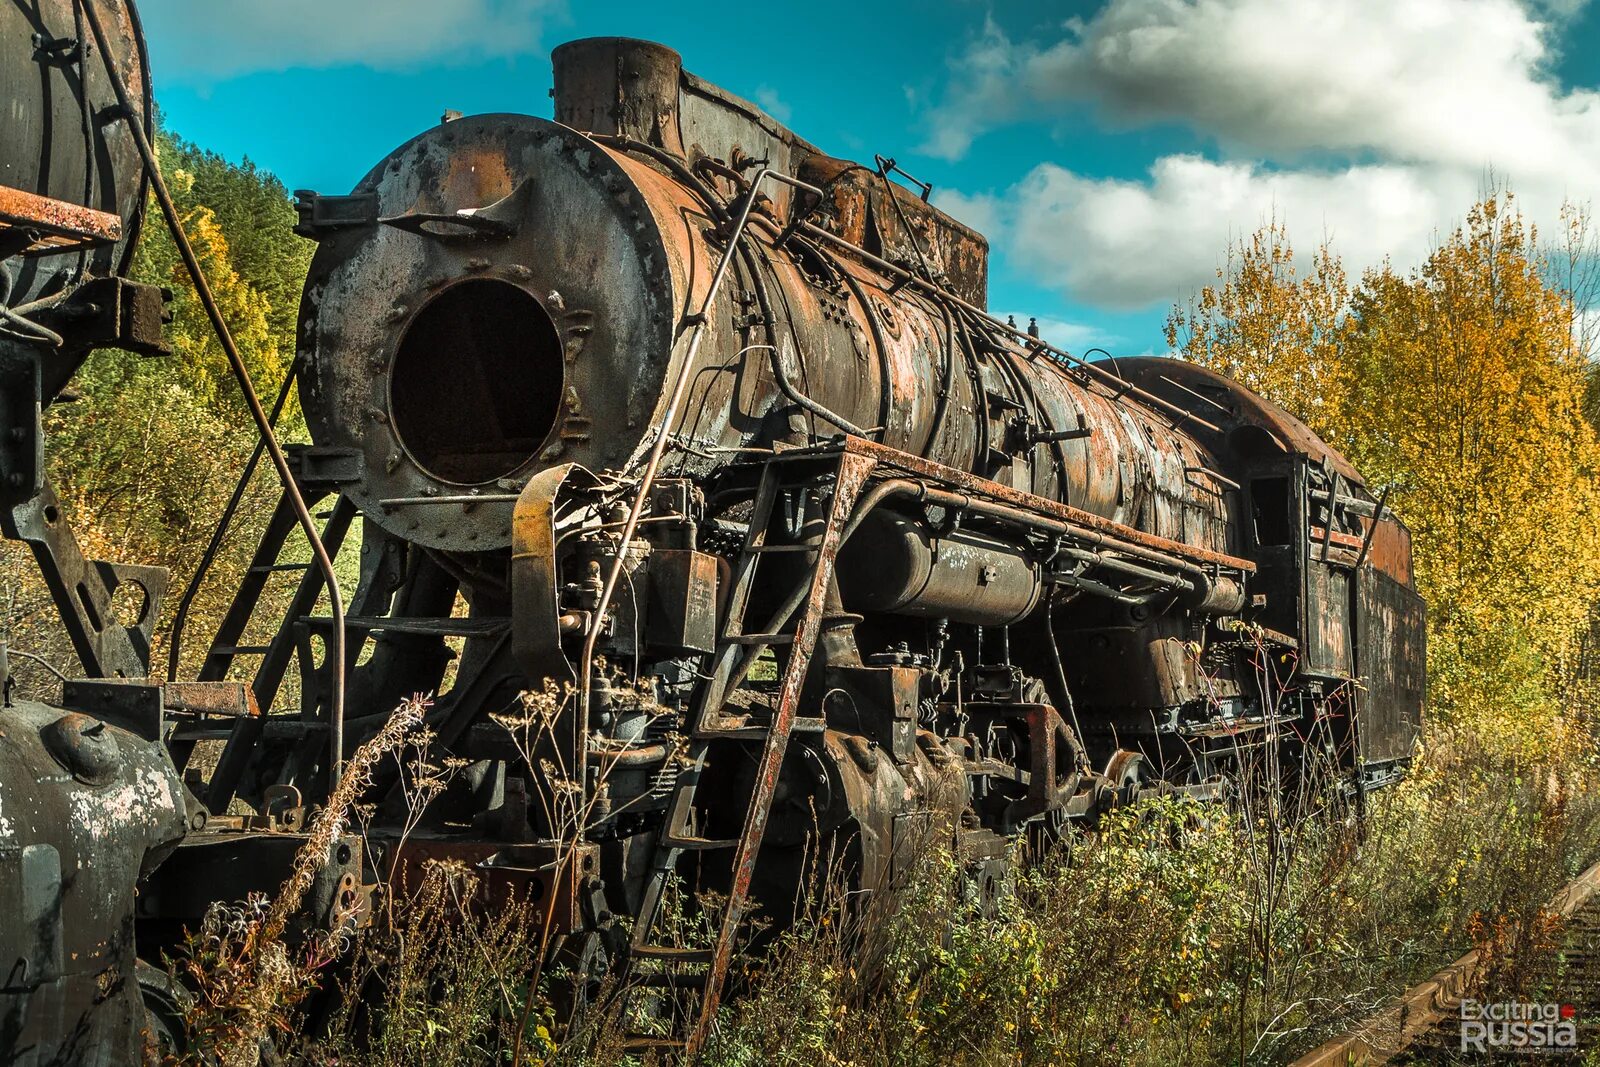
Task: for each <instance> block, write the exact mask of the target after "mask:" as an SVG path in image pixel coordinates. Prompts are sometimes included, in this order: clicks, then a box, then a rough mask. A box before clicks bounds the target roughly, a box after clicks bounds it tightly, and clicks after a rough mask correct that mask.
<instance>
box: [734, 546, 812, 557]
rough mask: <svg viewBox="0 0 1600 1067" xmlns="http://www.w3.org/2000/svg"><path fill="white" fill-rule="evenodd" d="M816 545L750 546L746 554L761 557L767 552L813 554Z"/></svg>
mask: <svg viewBox="0 0 1600 1067" xmlns="http://www.w3.org/2000/svg"><path fill="white" fill-rule="evenodd" d="M816 550H817V546H816V545H751V546H750V547H749V548H747V549H745V551H746V552H759V553H762V554H763V555H764V554H766V553H768V552H815V551H816Z"/></svg>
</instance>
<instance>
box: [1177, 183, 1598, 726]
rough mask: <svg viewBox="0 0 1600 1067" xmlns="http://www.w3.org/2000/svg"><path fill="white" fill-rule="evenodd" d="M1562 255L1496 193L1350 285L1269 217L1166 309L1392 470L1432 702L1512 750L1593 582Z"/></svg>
mask: <svg viewBox="0 0 1600 1067" xmlns="http://www.w3.org/2000/svg"><path fill="white" fill-rule="evenodd" d="M1569 218H1570V215H1569ZM1563 266H1564V264H1561V263H1552V261H1551V259H1550V258H1549V256H1547V254H1546V252H1545V251H1544V250H1543V249H1542V248H1541V246H1540V243H1539V240H1538V234H1537V231H1536V229H1535V227H1534V226H1533V225H1531V224H1530V223H1528V222H1527V221H1526V220H1525V219H1524V218H1523V216H1522V215H1521V213H1520V211H1519V210H1518V209H1517V206H1516V204H1515V201H1514V199H1513V197H1512V195H1511V194H1510V193H1509V192H1504V191H1499V192H1496V193H1494V194H1492V195H1489V196H1486V197H1485V198H1484V199H1483V200H1482V201H1480V202H1479V203H1478V204H1476V205H1474V206H1473V207H1472V209H1471V210H1470V211H1469V212H1468V213H1467V216H1466V220H1465V222H1464V223H1463V224H1462V225H1461V226H1460V227H1458V228H1457V229H1456V230H1454V231H1453V232H1451V233H1449V234H1447V235H1444V236H1442V237H1441V238H1440V239H1439V241H1438V245H1437V247H1436V248H1435V250H1434V251H1433V253H1432V254H1431V255H1430V256H1429V257H1428V258H1427V260H1426V262H1424V263H1423V264H1422V265H1421V266H1420V267H1418V268H1416V269H1415V270H1412V271H1409V272H1405V273H1402V272H1400V271H1398V270H1396V269H1395V268H1394V267H1393V266H1392V265H1389V264H1385V265H1384V266H1382V267H1379V268H1374V269H1371V270H1368V271H1367V272H1366V273H1365V274H1364V276H1363V277H1362V279H1361V282H1360V284H1359V285H1358V286H1357V287H1356V288H1355V290H1354V291H1353V292H1351V291H1349V290H1347V288H1346V286H1345V282H1344V273H1343V270H1342V269H1341V268H1340V266H1339V263H1338V260H1337V257H1335V256H1333V255H1332V254H1331V253H1330V252H1329V250H1328V249H1327V248H1326V247H1323V248H1320V249H1319V250H1318V252H1317V254H1316V255H1315V256H1314V257H1313V259H1312V266H1311V270H1310V271H1309V272H1307V273H1306V274H1304V275H1301V274H1298V273H1297V272H1296V269H1295V262H1294V253H1293V250H1292V247H1291V246H1290V243H1289V240H1288V237H1287V234H1286V233H1285V231H1284V228H1283V227H1282V225H1281V224H1279V223H1277V222H1276V221H1274V222H1273V223H1272V224H1270V225H1268V226H1267V227H1266V228H1264V229H1263V230H1262V231H1261V232H1259V233H1258V234H1256V235H1255V236H1254V237H1253V238H1252V239H1251V240H1250V241H1249V242H1247V243H1244V244H1241V245H1240V246H1238V247H1236V248H1235V249H1234V250H1233V251H1232V253H1231V254H1230V256H1229V259H1228V261H1227V263H1226V265H1225V266H1224V268H1223V269H1222V270H1219V271H1218V284H1217V285H1214V286H1209V287H1207V288H1206V289H1205V290H1203V291H1202V292H1201V293H1200V294H1198V295H1197V296H1196V297H1195V299H1194V300H1193V301H1192V302H1191V303H1190V305H1189V306H1188V307H1186V308H1174V309H1173V312H1172V315H1171V316H1170V318H1169V321H1168V326H1167V337H1168V342H1169V344H1171V345H1172V346H1173V347H1174V348H1175V349H1176V350H1177V351H1178V353H1179V354H1180V355H1182V356H1183V357H1184V358H1187V359H1192V360H1195V361H1196V362H1199V363H1203V364H1205V365H1207V366H1210V367H1213V368H1215V369H1217V370H1220V371H1223V372H1225V373H1228V374H1230V375H1232V376H1234V377H1236V378H1238V379H1239V380H1240V381H1242V382H1244V383H1245V384H1247V385H1250V386H1251V387H1252V388H1254V389H1257V390H1258V391H1260V392H1262V393H1263V394H1264V395H1266V396H1268V397H1271V398H1272V399H1274V400H1276V401H1278V402H1279V403H1281V404H1283V405H1284V406H1285V407H1287V408H1288V409H1289V410H1291V411H1293V412H1294V413H1295V414H1297V415H1299V416H1300V417H1301V418H1303V419H1305V420H1306V422H1307V423H1308V424H1309V425H1311V426H1312V428H1313V429H1315V430H1317V431H1318V432H1319V433H1320V434H1322V435H1323V437H1324V438H1326V439H1327V440H1328V442H1329V443H1330V444H1332V445H1333V446H1334V447H1336V448H1339V449H1340V450H1342V451H1343V452H1345V454H1346V455H1348V456H1349V457H1350V458H1351V459H1352V460H1353V461H1354V463H1355V464H1356V466H1357V467H1358V468H1359V469H1360V470H1361V471H1362V472H1363V473H1364V474H1365V475H1366V477H1367V478H1368V480H1369V484H1371V485H1373V486H1380V485H1390V486H1392V487H1393V492H1392V496H1391V498H1390V501H1391V504H1392V506H1393V507H1394V509H1395V510H1396V512H1398V513H1399V515H1400V516H1401V518H1403V519H1404V520H1405V522H1406V524H1407V525H1408V526H1410V528H1411V530H1412V533H1413V535H1414V549H1415V558H1416V568H1417V582H1418V586H1419V588H1420V590H1421V591H1422V593H1423V595H1424V596H1425V597H1426V598H1427V599H1428V604H1429V631H1430V632H1429V674H1430V685H1429V696H1430V704H1431V707H1432V710H1433V712H1434V713H1435V715H1436V716H1438V717H1441V718H1443V719H1445V720H1447V721H1451V722H1455V723H1458V724H1465V725H1468V726H1470V727H1472V728H1474V732H1475V733H1478V734H1480V735H1481V736H1485V737H1497V738H1501V739H1504V740H1505V741H1506V743H1507V745H1508V747H1509V748H1511V749H1515V748H1516V747H1517V746H1519V745H1522V746H1523V747H1526V746H1527V744H1530V743H1531V744H1533V745H1534V746H1535V747H1537V746H1538V744H1539V743H1540V740H1541V739H1542V738H1546V737H1548V736H1550V735H1551V734H1552V733H1554V732H1557V731H1555V730H1553V729H1552V728H1553V727H1555V726H1556V725H1557V723H1558V718H1559V715H1560V713H1561V712H1562V711H1563V710H1564V709H1563V708H1562V707H1561V706H1560V704H1559V702H1558V700H1557V694H1558V693H1562V692H1570V691H1571V685H1570V683H1571V681H1572V679H1571V677H1570V659H1571V655H1570V654H1571V651H1572V649H1573V647H1574V642H1575V641H1576V640H1577V638H1578V636H1579V635H1580V634H1581V633H1582V632H1583V630H1584V628H1585V624H1586V623H1587V621H1588V618H1589V614H1590V611H1591V608H1592V606H1593V605H1594V603H1595V599H1596V596H1597V594H1600V538H1597V537H1596V536H1595V531H1596V521H1597V519H1600V483H1597V476H1600V448H1597V445H1596V438H1595V431H1594V428H1593V427H1592V426H1591V425H1590V423H1589V421H1588V420H1587V419H1586V418H1585V415H1584V400H1585V391H1586V388H1587V385H1588V378H1587V373H1586V370H1587V368H1586V363H1585V354H1584V352H1583V351H1582V345H1581V343H1580V340H1579V338H1580V337H1581V334H1582V331H1581V330H1580V329H1577V328H1576V323H1577V318H1578V315H1579V312H1580V310H1581V309H1580V308H1578V307H1577V306H1576V302H1575V301H1574V299H1573V298H1572V295H1571V290H1570V289H1567V288H1564V287H1563V286H1561V284H1560V282H1559V277H1560V268H1561V267H1563Z"/></svg>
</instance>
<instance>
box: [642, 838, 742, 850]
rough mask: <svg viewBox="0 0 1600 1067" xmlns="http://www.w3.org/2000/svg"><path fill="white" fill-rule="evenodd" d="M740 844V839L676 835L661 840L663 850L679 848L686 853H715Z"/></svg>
mask: <svg viewBox="0 0 1600 1067" xmlns="http://www.w3.org/2000/svg"><path fill="white" fill-rule="evenodd" d="M738 843H739V839H738V838H720V839H719V838H714V837H679V836H677V835H676V834H669V835H667V836H665V837H663V838H662V839H661V846H662V847H663V848H677V849H682V850H683V851H685V852H715V851H716V850H717V849H722V848H733V847H734V846H735V845H737V844H738Z"/></svg>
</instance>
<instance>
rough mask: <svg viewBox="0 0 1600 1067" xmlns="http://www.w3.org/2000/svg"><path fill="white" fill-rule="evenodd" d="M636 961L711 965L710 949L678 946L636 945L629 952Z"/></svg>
mask: <svg viewBox="0 0 1600 1067" xmlns="http://www.w3.org/2000/svg"><path fill="white" fill-rule="evenodd" d="M629 952H630V954H631V955H632V956H633V957H634V958H635V959H641V960H661V961H662V962H663V963H710V962H711V950H710V949H709V948H681V947H679V946H677V945H635V946H634V947H633V948H632V949H630V950H629Z"/></svg>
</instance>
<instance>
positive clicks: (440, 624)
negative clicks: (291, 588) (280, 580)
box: [303, 615, 511, 637]
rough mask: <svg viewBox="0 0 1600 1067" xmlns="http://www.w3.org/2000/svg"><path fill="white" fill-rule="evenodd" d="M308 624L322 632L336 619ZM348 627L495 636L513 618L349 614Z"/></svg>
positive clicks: (309, 619)
mask: <svg viewBox="0 0 1600 1067" xmlns="http://www.w3.org/2000/svg"><path fill="white" fill-rule="evenodd" d="M303 619H304V621H305V623H306V625H308V626H311V627H314V628H316V629H319V630H326V629H330V628H331V627H332V626H333V619H332V618H331V617H329V616H327V615H306V616H303ZM344 624H345V628H346V629H348V630H354V631H357V632H358V633H359V632H365V633H374V634H376V633H391V634H423V635H427V636H430V637H493V636H495V635H497V634H501V633H504V632H505V631H506V630H509V629H510V628H511V620H510V619H485V618H478V619H461V618H455V617H448V618H424V617H422V616H414V617H408V616H404V615H401V616H397V617H395V618H388V617H385V616H373V615H346V616H345V620H344Z"/></svg>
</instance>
